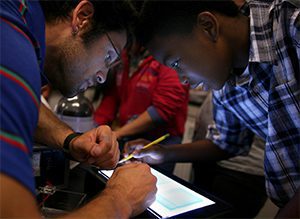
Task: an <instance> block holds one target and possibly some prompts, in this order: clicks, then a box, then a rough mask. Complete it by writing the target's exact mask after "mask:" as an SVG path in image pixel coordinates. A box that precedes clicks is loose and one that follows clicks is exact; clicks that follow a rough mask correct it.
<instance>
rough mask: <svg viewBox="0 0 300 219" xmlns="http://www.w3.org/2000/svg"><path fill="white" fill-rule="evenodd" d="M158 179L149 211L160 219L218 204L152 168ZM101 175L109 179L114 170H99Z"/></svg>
mask: <svg viewBox="0 0 300 219" xmlns="http://www.w3.org/2000/svg"><path fill="white" fill-rule="evenodd" d="M151 172H152V173H153V175H155V176H156V177H157V189H158V190H157V194H156V200H155V202H154V203H153V204H152V205H151V206H150V207H149V208H148V210H149V211H150V212H151V213H152V214H154V215H155V216H157V217H158V218H168V217H173V216H176V215H180V214H183V213H186V212H190V211H193V210H195V209H200V208H203V207H206V206H210V205H214V204H216V203H215V202H214V201H212V200H210V199H209V198H207V197H205V196H203V195H201V194H199V193H197V192H195V191H193V190H192V189H190V188H188V187H187V186H185V185H182V184H180V183H178V182H177V181H175V180H174V179H172V178H170V177H168V176H166V175H164V174H162V173H160V172H159V171H157V170H155V169H153V168H151ZM99 173H100V174H101V175H103V176H105V177H106V178H109V177H110V176H111V175H112V173H113V171H112V170H109V171H107V170H101V171H100V170H99Z"/></svg>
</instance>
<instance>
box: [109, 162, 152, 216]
mask: <svg viewBox="0 0 300 219" xmlns="http://www.w3.org/2000/svg"><path fill="white" fill-rule="evenodd" d="M156 182H157V179H156V177H155V176H154V175H152V173H151V171H150V167H149V166H148V165H147V164H142V163H130V164H126V165H124V166H122V167H118V168H117V169H116V170H115V172H114V174H113V175H112V177H111V178H110V180H109V181H108V182H107V186H106V189H105V190H106V191H107V194H110V195H113V196H115V198H116V200H118V201H119V202H121V201H122V203H123V204H125V203H126V205H127V206H128V209H129V214H130V216H131V217H132V216H136V215H138V214H140V213H142V212H143V211H144V210H145V209H146V208H147V207H149V206H150V205H151V204H152V203H153V202H154V200H155V194H156V192H157V188H156Z"/></svg>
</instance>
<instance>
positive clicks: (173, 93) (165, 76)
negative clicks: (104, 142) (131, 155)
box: [94, 44, 189, 144]
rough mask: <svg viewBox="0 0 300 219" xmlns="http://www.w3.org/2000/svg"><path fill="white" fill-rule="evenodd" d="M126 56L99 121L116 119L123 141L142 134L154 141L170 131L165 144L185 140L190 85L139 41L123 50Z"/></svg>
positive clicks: (99, 112)
mask: <svg viewBox="0 0 300 219" xmlns="http://www.w3.org/2000/svg"><path fill="white" fill-rule="evenodd" d="M122 59H123V67H122V68H120V69H119V70H117V71H116V72H115V77H114V79H113V80H114V81H113V83H112V84H111V86H109V87H108V88H107V89H105V90H104V94H103V99H102V101H101V103H100V105H99V106H98V108H97V109H96V111H95V114H94V118H95V121H96V123H97V124H99V125H103V124H108V125H111V124H112V122H113V121H115V120H116V121H117V124H118V125H117V128H115V130H116V135H117V138H118V139H119V140H123V141H121V142H124V141H127V140H131V139H134V138H138V137H142V138H145V139H148V140H154V139H156V138H158V137H160V136H162V135H163V134H165V133H169V134H170V135H171V137H169V138H168V139H166V140H165V141H164V144H174V143H181V141H182V136H183V133H184V125H185V121H186V117H187V105H188V90H189V85H188V84H182V83H181V82H180V80H179V78H178V75H177V73H176V71H175V70H173V69H172V68H169V67H166V66H164V65H162V64H160V63H159V62H157V61H156V60H155V59H154V58H153V57H152V56H150V55H148V52H147V51H146V50H145V49H143V48H141V47H139V46H138V45H136V44H134V45H133V46H132V47H131V49H130V52H127V51H124V52H123V54H122Z"/></svg>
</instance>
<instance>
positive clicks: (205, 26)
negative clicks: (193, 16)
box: [197, 11, 219, 42]
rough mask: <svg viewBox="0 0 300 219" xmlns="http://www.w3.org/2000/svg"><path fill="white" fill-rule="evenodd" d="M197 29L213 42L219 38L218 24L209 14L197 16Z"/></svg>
mask: <svg viewBox="0 0 300 219" xmlns="http://www.w3.org/2000/svg"><path fill="white" fill-rule="evenodd" d="M197 27H198V28H201V30H202V31H203V32H204V34H205V35H206V36H207V37H209V38H210V39H211V40H212V41H213V42H216V41H217V39H218V37H219V22H218V20H217V18H216V16H215V15H213V14H212V13H210V12H207V11H205V12H201V13H199V14H198V16H197Z"/></svg>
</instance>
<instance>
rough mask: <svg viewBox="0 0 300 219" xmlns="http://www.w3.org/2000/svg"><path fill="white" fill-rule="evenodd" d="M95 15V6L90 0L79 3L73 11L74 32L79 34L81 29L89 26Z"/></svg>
mask: <svg viewBox="0 0 300 219" xmlns="http://www.w3.org/2000/svg"><path fill="white" fill-rule="evenodd" d="M93 15H94V6H93V4H92V3H91V2H90V1H88V0H82V1H80V2H79V3H78V5H77V6H76V7H75V9H74V10H73V12H72V32H73V34H77V32H79V31H80V30H84V29H85V28H88V25H90V23H91V20H92V17H93Z"/></svg>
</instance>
